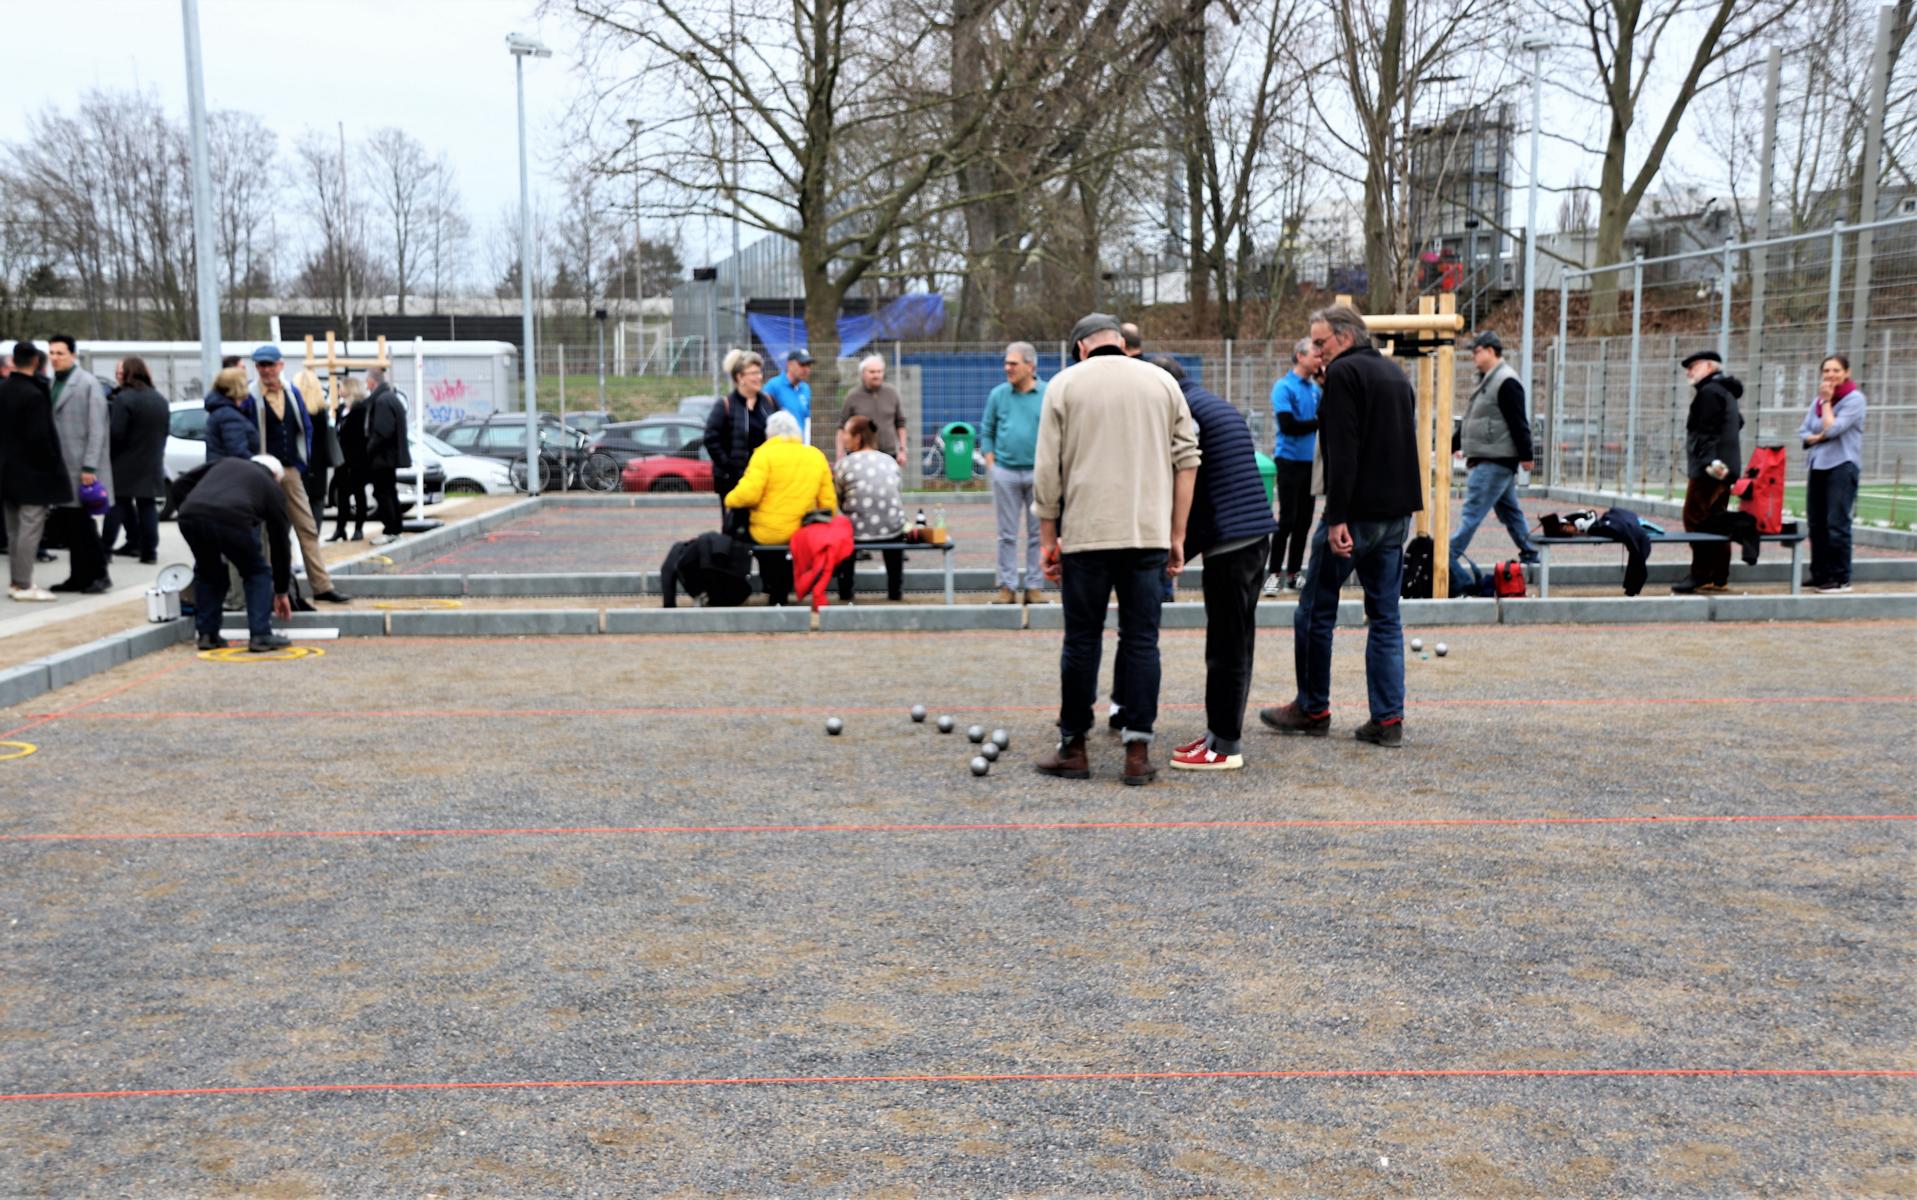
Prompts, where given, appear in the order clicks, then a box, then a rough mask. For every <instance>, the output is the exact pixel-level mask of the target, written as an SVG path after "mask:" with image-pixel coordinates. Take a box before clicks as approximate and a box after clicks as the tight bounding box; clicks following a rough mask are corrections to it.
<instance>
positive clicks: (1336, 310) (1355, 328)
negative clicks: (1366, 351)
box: [1311, 304, 1371, 350]
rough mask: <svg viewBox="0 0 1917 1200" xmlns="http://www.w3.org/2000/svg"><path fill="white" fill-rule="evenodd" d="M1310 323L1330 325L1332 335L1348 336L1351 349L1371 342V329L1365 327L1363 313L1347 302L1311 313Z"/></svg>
mask: <svg viewBox="0 0 1917 1200" xmlns="http://www.w3.org/2000/svg"><path fill="white" fill-rule="evenodd" d="M1311 323H1312V324H1313V325H1317V324H1320V323H1323V324H1325V325H1329V326H1331V333H1332V336H1333V337H1339V336H1343V337H1348V338H1350V339H1351V347H1352V349H1354V350H1355V349H1357V348H1358V347H1360V346H1369V345H1370V344H1371V331H1370V330H1369V329H1366V328H1365V318H1364V314H1363V313H1361V312H1359V311H1358V310H1357V309H1355V308H1353V307H1351V306H1350V305H1349V304H1333V305H1331V306H1330V307H1328V308H1321V309H1319V310H1318V311H1316V312H1314V313H1312V314H1311Z"/></svg>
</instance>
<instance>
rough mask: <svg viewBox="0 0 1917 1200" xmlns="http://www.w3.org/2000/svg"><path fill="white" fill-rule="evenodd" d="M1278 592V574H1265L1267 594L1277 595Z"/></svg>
mask: <svg viewBox="0 0 1917 1200" xmlns="http://www.w3.org/2000/svg"><path fill="white" fill-rule="evenodd" d="M1277 594H1278V576H1277V575H1276V574H1271V575H1267V576H1265V595H1267V596H1276V595H1277Z"/></svg>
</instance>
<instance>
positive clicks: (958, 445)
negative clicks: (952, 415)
mask: <svg viewBox="0 0 1917 1200" xmlns="http://www.w3.org/2000/svg"><path fill="white" fill-rule="evenodd" d="M977 439H978V433H977V431H975V430H974V429H973V428H972V427H971V426H970V425H967V424H966V423H965V422H963V421H953V422H952V423H951V424H950V425H947V426H946V427H945V428H943V429H941V430H939V441H941V442H942V443H944V445H945V478H946V479H947V480H949V481H950V482H952V483H964V482H965V481H966V480H968V479H970V478H971V477H972V447H973V445H974V444H975V443H976V442H977Z"/></svg>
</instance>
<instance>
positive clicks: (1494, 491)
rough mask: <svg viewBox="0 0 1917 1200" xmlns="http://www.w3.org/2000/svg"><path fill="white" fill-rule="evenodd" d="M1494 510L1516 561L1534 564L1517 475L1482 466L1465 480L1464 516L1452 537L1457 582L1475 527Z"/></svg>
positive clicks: (1498, 466)
mask: <svg viewBox="0 0 1917 1200" xmlns="http://www.w3.org/2000/svg"><path fill="white" fill-rule="evenodd" d="M1493 508H1496V509H1497V512H1498V520H1500V521H1502V522H1504V528H1505V529H1506V530H1507V531H1508V532H1509V533H1510V534H1511V543H1512V544H1513V545H1515V546H1516V547H1517V548H1518V557H1519V558H1521V559H1523V560H1524V561H1526V562H1531V561H1535V560H1536V558H1537V555H1538V548H1537V547H1536V546H1534V545H1532V544H1531V526H1530V523H1529V522H1528V521H1527V520H1526V519H1525V516H1524V509H1522V508H1521V507H1519V506H1518V473H1517V472H1516V471H1514V470H1512V469H1511V468H1510V467H1507V466H1505V465H1503V464H1502V463H1494V462H1481V463H1479V464H1478V465H1477V466H1475V467H1472V468H1471V474H1470V475H1468V476H1466V477H1465V481H1464V514H1463V516H1462V517H1461V518H1460V520H1459V521H1458V531H1457V532H1456V533H1454V534H1452V535H1451V578H1453V579H1457V578H1459V575H1460V568H1461V566H1462V565H1463V559H1464V552H1465V551H1466V550H1468V549H1470V547H1471V539H1472V538H1474V537H1476V536H1477V533H1478V526H1479V525H1481V524H1483V523H1484V518H1485V517H1486V516H1488V515H1490V513H1491V510H1492V509H1493ZM1442 598H1443V597H1440V599H1442Z"/></svg>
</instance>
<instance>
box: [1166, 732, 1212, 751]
mask: <svg viewBox="0 0 1917 1200" xmlns="http://www.w3.org/2000/svg"><path fill="white" fill-rule="evenodd" d="M1204 748H1205V735H1204V734H1202V733H1201V734H1199V735H1198V736H1197V737H1195V738H1193V739H1192V740H1191V741H1189V742H1186V743H1185V744H1184V745H1182V746H1175V747H1173V748H1172V753H1173V754H1189V753H1191V752H1192V751H1193V750H1203V749H1204Z"/></svg>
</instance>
